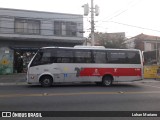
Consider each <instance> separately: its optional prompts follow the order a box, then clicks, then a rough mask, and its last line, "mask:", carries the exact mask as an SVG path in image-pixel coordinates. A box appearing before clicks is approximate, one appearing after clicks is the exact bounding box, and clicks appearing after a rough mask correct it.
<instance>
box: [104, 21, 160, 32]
mask: <svg viewBox="0 0 160 120" xmlns="http://www.w3.org/2000/svg"><path fill="white" fill-rule="evenodd" d="M103 22H112V23H116V24H120V25H125V26H128V27H134V28H139V29H144V30H150V31H155V32H160V30H155V29H152V28H145V27H140V26H135V25H129V24H125V23H120V22H115V21H103Z"/></svg>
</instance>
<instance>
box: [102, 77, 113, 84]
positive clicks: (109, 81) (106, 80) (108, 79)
mask: <svg viewBox="0 0 160 120" xmlns="http://www.w3.org/2000/svg"><path fill="white" fill-rule="evenodd" d="M112 82H113V77H112V76H109V75H107V76H104V77H103V79H102V84H103V86H111V85H112Z"/></svg>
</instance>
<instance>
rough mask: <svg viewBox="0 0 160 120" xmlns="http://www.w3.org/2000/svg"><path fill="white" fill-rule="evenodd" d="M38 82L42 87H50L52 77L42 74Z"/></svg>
mask: <svg viewBox="0 0 160 120" xmlns="http://www.w3.org/2000/svg"><path fill="white" fill-rule="evenodd" d="M40 83H41V85H42V87H50V86H51V85H52V83H53V79H52V77H50V76H42V78H41V79H40Z"/></svg>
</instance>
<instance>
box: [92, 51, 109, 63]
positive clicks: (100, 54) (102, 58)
mask: <svg viewBox="0 0 160 120" xmlns="http://www.w3.org/2000/svg"><path fill="white" fill-rule="evenodd" d="M93 56H94V63H107V59H106V52H104V51H94V52H93Z"/></svg>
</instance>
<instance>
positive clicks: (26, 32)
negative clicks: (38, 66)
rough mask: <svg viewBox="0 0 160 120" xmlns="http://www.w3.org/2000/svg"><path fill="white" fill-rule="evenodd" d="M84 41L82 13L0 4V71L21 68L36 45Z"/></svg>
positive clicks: (12, 70) (73, 43)
mask: <svg viewBox="0 0 160 120" xmlns="http://www.w3.org/2000/svg"><path fill="white" fill-rule="evenodd" d="M84 41H85V38H84V37H83V15H76V14H63V13H52V12H41V11H29V10H17V9H5V8H0V74H9V73H13V72H17V71H19V72H20V71H23V68H24V67H23V66H26V64H27V62H28V61H29V60H30V58H31V57H32V56H33V54H34V53H35V51H36V50H37V49H38V48H40V47H45V46H68V47H71V46H74V45H80V44H83V42H84ZM26 59H27V60H26ZM24 64H25V65H24ZM18 68H19V69H18Z"/></svg>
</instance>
